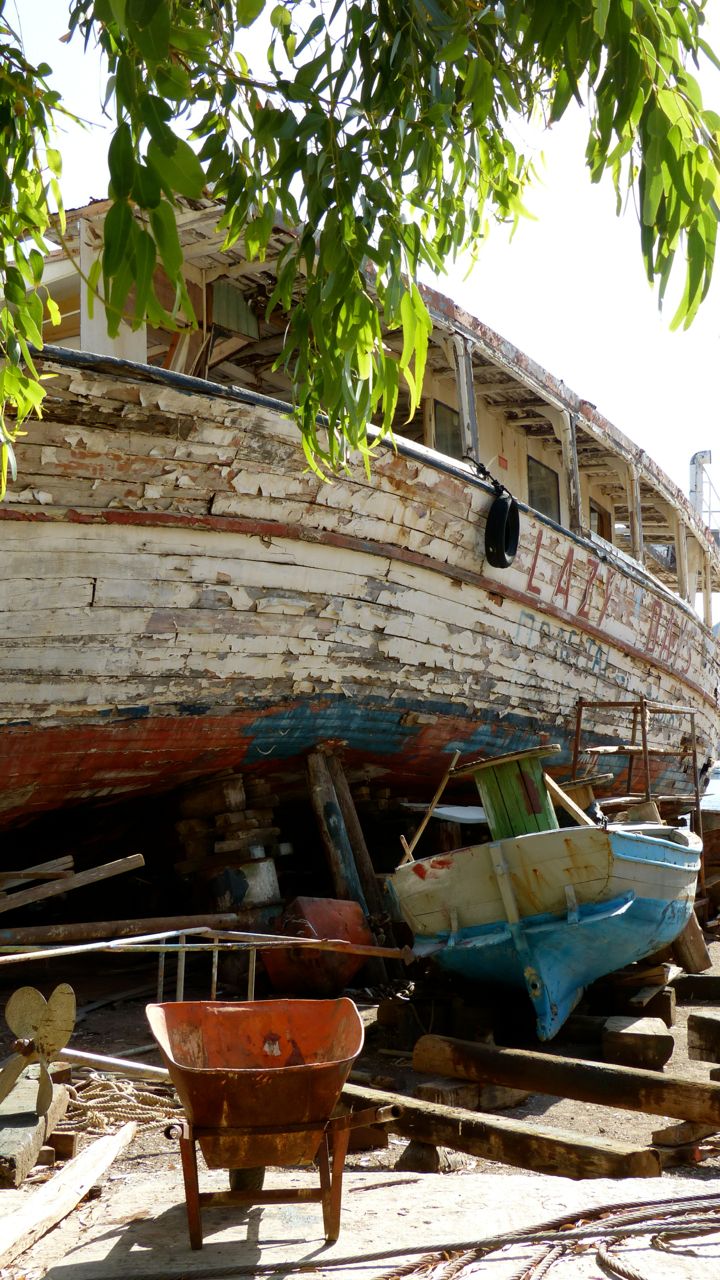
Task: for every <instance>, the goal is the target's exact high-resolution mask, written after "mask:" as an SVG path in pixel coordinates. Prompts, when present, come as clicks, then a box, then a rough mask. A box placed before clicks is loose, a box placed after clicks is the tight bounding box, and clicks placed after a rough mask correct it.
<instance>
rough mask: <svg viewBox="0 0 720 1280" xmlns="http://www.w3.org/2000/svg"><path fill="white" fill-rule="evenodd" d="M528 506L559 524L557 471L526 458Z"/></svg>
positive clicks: (534, 459) (535, 460)
mask: <svg viewBox="0 0 720 1280" xmlns="http://www.w3.org/2000/svg"><path fill="white" fill-rule="evenodd" d="M527 466H528V506H530V507H532V508H533V510H534V511H539V512H540V513H541V514H542V515H544V516H548V517H549V518H550V519H551V520H554V521H555V523H556V524H559V523H560V482H559V480H558V473H557V471H553V469H552V467H546V466H545V464H544V463H543V462H538V460H537V458H530V457H528V460H527Z"/></svg>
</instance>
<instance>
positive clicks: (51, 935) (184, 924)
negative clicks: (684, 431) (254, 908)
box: [0, 911, 242, 947]
mask: <svg viewBox="0 0 720 1280" xmlns="http://www.w3.org/2000/svg"><path fill="white" fill-rule="evenodd" d="M241 927H242V916H239V915H237V914H236V913H235V912H232V911H228V912H224V913H221V914H218V913H216V914H214V915H212V914H209V915H202V916H153V917H152V918H151V919H149V920H143V919H135V920H94V921H92V922H88V923H85V924H36V925H27V926H25V927H24V928H23V927H22V926H18V927H17V928H15V929H3V928H0V946H6V945H7V946H9V945H12V944H16V945H17V946H28V947H34V946H44V945H47V946H49V945H51V944H52V943H56V942H57V943H62V942H95V941H97V940H99V939H101V938H132V937H133V936H134V935H135V934H146V933H181V932H182V931H183V930H185V929H205V928H207V929H238V928H241Z"/></svg>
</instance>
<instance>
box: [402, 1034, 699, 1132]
mask: <svg viewBox="0 0 720 1280" xmlns="http://www.w3.org/2000/svg"><path fill="white" fill-rule="evenodd" d="M413 1067H414V1068H415V1070H418V1071H424V1072H428V1073H429V1074H432V1075H447V1076H455V1077H457V1078H458V1079H461V1080H478V1081H481V1082H482V1083H493V1084H506V1085H511V1086H512V1087H515V1088H520V1089H529V1090H531V1091H532V1092H533V1093H544V1094H549V1095H551V1096H552V1097H565V1098H576V1099H577V1100H578V1101H579V1102H590V1103H597V1104H599V1105H602V1106H607V1107H619V1108H621V1109H624V1110H627V1111H644V1112H646V1113H647V1114H648V1115H659V1116H672V1117H674V1118H675V1119H678V1120H692V1121H696V1122H699V1123H707V1124H720V1086H718V1085H716V1084H706V1083H702V1082H701V1081H697V1080H685V1079H682V1078H680V1077H673V1076H663V1075H658V1074H655V1073H654V1072H652V1071H644V1070H642V1069H640V1068H638V1067H622V1066H618V1067H615V1066H608V1065H607V1064H605V1063H596V1062H585V1061H581V1060H580V1059H576V1058H559V1057H556V1056H554V1055H551V1054H541V1053H531V1052H529V1051H528V1050H524V1049H498V1048H495V1046H488V1045H481V1044H474V1043H472V1042H471V1041H466V1040H455V1039H452V1038H451V1037H448V1036H435V1035H426V1036H421V1038H420V1039H419V1040H418V1041H417V1044H416V1045H415V1049H414V1051H413Z"/></svg>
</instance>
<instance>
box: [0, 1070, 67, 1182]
mask: <svg viewBox="0 0 720 1280" xmlns="http://www.w3.org/2000/svg"><path fill="white" fill-rule="evenodd" d="M38 1075H39V1067H37V1066H32V1067H30V1068H29V1070H28V1073H27V1075H24V1076H21V1077H20V1079H19V1080H18V1081H17V1084H16V1085H15V1087H14V1088H13V1089H12V1091H11V1092H10V1093H9V1094H8V1095H7V1097H6V1098H3V1099H2V1101H0V1187H19V1186H20V1183H21V1182H22V1181H23V1179H24V1178H26V1177H27V1175H28V1174H29V1172H30V1170H31V1169H32V1167H33V1165H34V1164H35V1162H36V1160H37V1156H38V1152H39V1151H40V1149H41V1147H42V1146H43V1145H44V1144H45V1142H46V1141H47V1136H48V1134H49V1133H51V1132H52V1130H53V1129H54V1128H55V1126H56V1125H57V1124H59V1123H60V1121H61V1120H62V1118H63V1116H64V1115H65V1112H66V1111H67V1108H68V1091H67V1089H66V1088H65V1087H64V1086H63V1085H54V1086H53V1092H52V1101H51V1102H50V1106H49V1107H48V1110H47V1113H46V1114H45V1115H42V1116H39V1115H38V1114H37V1111H36V1109H35V1103H36V1100H37V1091H38Z"/></svg>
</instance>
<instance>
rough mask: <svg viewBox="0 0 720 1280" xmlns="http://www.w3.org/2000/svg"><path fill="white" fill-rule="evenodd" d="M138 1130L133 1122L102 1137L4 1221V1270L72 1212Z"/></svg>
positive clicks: (0, 1254) (0, 1256) (0, 1253)
mask: <svg viewBox="0 0 720 1280" xmlns="http://www.w3.org/2000/svg"><path fill="white" fill-rule="evenodd" d="M135 1129H136V1126H135V1124H134V1123H133V1122H130V1124H125V1125H123V1127H122V1129H120V1130H119V1131H118V1132H117V1133H114V1134H112V1135H111V1136H110V1137H107V1138H98V1139H97V1141H96V1142H93V1143H92V1145H91V1146H89V1147H86V1148H85V1150H84V1151H83V1152H81V1154H80V1155H79V1156H75V1159H74V1160H70V1161H69V1162H68V1164H66V1165H65V1168H64V1169H61V1170H60V1172H59V1173H56V1174H55V1175H54V1176H53V1178H52V1179H51V1180H50V1181H49V1182H46V1183H45V1184H44V1186H42V1187H40V1188H39V1189H38V1190H37V1191H34V1192H33V1194H32V1196H31V1197H30V1198H29V1200H28V1202H27V1204H25V1205H23V1207H22V1208H21V1209H19V1210H18V1211H17V1212H16V1213H15V1214H13V1216H12V1218H4V1219H3V1240H2V1243H1V1244H0V1267H7V1266H9V1264H10V1263H11V1262H12V1261H13V1260H14V1259H15V1258H17V1257H18V1255H19V1254H21V1253H24V1252H25V1250H26V1249H29V1248H30V1247H31V1245H33V1244H34V1243H35V1241H36V1240H39V1239H40V1237H41V1236H43V1235H45V1232H46V1231H49V1230H50V1228H51V1227H54V1226H55V1224H56V1223H58V1222H60V1221H61V1220H62V1219H63V1218H65V1217H67V1215H68V1214H69V1213H71V1212H72V1210H73V1209H74V1208H75V1207H76V1205H78V1204H79V1203H80V1201H81V1200H82V1199H83V1197H84V1196H86V1195H87V1193H88V1191H89V1190H90V1188H91V1187H92V1186H94V1185H95V1183H96V1182H97V1180H98V1178H100V1177H102V1175H103V1174H104V1173H105V1170H106V1169H108V1168H109V1167H110V1165H111V1164H112V1162H113V1160H115V1159H116V1158H117V1156H119V1154H120V1152H121V1151H123V1150H124V1148H125V1147H126V1146H127V1144H128V1143H129V1142H130V1141H131V1139H132V1138H133V1136H134V1134H135Z"/></svg>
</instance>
